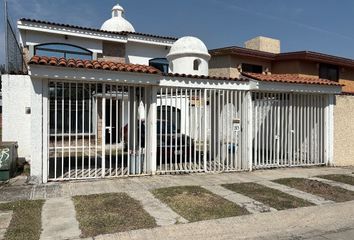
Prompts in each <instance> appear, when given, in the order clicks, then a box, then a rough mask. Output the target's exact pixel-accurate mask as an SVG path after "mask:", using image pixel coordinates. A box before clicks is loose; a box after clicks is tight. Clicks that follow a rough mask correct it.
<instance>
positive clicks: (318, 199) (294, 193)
mask: <svg viewBox="0 0 354 240" xmlns="http://www.w3.org/2000/svg"><path fill="white" fill-rule="evenodd" d="M257 183H258V184H261V185H263V186H266V187H270V188H273V189H276V190H279V191H282V192H284V193H287V194H289V195H292V196H294V197H298V198H302V199H304V200H306V201H309V202H311V203H313V204H316V205H325V204H331V203H334V202H333V201H330V200H326V199H324V198H322V197H319V196H316V195H313V194H310V193H306V192H303V191H300V190H297V189H295V188H290V187H288V186H285V185H282V184H278V183H275V182H271V181H262V182H257Z"/></svg>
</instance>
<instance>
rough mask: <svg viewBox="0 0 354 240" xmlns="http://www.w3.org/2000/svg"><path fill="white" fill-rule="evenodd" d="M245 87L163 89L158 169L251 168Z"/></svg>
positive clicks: (194, 170)
mask: <svg viewBox="0 0 354 240" xmlns="http://www.w3.org/2000/svg"><path fill="white" fill-rule="evenodd" d="M246 94H247V92H245V91H229V90H213V89H190V88H168V87H165V88H161V89H160V90H159V93H158V96H157V106H158V107H157V138H158V139H157V150H158V151H157V172H158V173H160V174H165V173H189V172H227V171H241V170H247V169H248V167H249V165H248V163H247V157H246V152H247V149H246V137H247V114H246V112H247V107H248V101H247V100H246Z"/></svg>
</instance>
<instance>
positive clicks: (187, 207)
mask: <svg viewBox="0 0 354 240" xmlns="http://www.w3.org/2000/svg"><path fill="white" fill-rule="evenodd" d="M152 193H153V194H154V195H155V197H157V198H158V199H160V200H161V201H162V202H164V203H166V204H167V205H168V206H169V207H170V208H172V209H173V210H174V211H175V212H176V213H178V214H179V215H181V216H182V217H184V218H185V219H187V220H189V221H190V222H197V221H203V220H210V219H219V218H226V217H234V216H240V215H246V214H249V212H248V211H247V210H246V209H245V208H242V207H240V206H238V205H237V204H235V203H233V202H230V201H228V200H226V199H224V198H222V197H220V196H218V195H215V194H213V193H211V192H210V191H208V190H206V189H204V188H202V187H199V186H186V187H171V188H161V189H157V190H154V191H153V192H152Z"/></svg>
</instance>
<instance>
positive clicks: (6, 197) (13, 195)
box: [0, 186, 33, 201]
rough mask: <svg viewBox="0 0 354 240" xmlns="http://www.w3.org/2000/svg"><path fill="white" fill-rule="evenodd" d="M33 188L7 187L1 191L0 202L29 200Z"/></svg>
mask: <svg viewBox="0 0 354 240" xmlns="http://www.w3.org/2000/svg"><path fill="white" fill-rule="evenodd" d="M32 188H33V186H21V187H11V186H10V187H5V188H3V189H1V194H0V201H18V200H28V199H30V197H31V192H32Z"/></svg>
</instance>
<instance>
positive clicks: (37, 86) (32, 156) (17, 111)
mask: <svg viewBox="0 0 354 240" xmlns="http://www.w3.org/2000/svg"><path fill="white" fill-rule="evenodd" d="M46 86H47V84H46V81H45V80H42V79H33V78H31V77H30V76H26V75H4V76H2V91H3V141H15V142H17V143H18V156H19V157H20V158H24V159H26V161H28V162H29V163H30V165H31V177H33V179H34V180H35V181H37V182H41V180H42V173H43V171H42V170H43V164H42V163H43V157H44V156H46V154H45V153H46V149H44V148H43V134H45V133H43V122H46V115H47V113H43V109H46V108H43V101H44V100H43V93H45V92H46ZM26 109H30V113H29V112H26ZM45 159H46V158H45Z"/></svg>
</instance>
